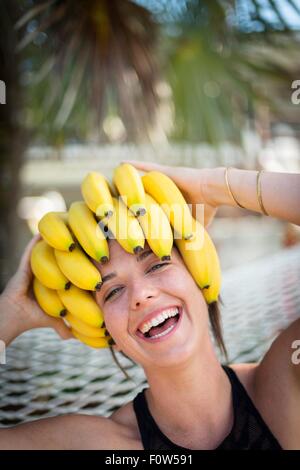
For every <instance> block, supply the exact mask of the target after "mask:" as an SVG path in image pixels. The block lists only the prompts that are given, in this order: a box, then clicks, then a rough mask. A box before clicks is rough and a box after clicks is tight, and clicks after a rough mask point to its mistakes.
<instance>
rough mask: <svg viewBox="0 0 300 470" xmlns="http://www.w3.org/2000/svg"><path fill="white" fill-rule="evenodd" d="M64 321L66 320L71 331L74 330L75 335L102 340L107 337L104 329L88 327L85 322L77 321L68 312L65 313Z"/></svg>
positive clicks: (77, 319)
mask: <svg viewBox="0 0 300 470" xmlns="http://www.w3.org/2000/svg"><path fill="white" fill-rule="evenodd" d="M64 320H67V322H68V323H69V325H70V326H71V328H72V329H73V330H76V331H77V333H80V334H82V335H84V336H89V337H90V338H104V337H106V335H107V336H109V334H108V333H107V331H106V329H105V328H95V327H94V326H90V325H88V324H87V323H86V322H83V321H81V320H79V318H77V317H75V316H74V315H72V313H70V312H67V314H66V315H65V317H64Z"/></svg>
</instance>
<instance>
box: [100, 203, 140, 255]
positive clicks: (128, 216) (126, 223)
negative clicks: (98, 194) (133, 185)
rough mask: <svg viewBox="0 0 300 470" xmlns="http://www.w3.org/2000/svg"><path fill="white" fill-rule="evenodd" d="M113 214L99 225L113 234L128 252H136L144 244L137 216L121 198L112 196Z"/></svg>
mask: <svg viewBox="0 0 300 470" xmlns="http://www.w3.org/2000/svg"><path fill="white" fill-rule="evenodd" d="M113 204H114V214H113V215H112V217H109V218H107V217H105V218H104V219H102V220H101V222H100V225H101V226H103V227H104V231H106V230H107V229H109V230H110V232H111V233H112V234H113V236H114V238H115V239H116V240H117V241H118V242H119V244H120V245H121V246H122V248H123V249H124V250H125V251H127V252H128V253H138V252H139V251H141V250H142V249H143V248H144V246H145V237H144V234H143V230H142V228H141V226H140V224H139V222H138V220H137V218H136V217H135V216H134V215H133V214H132V213H131V212H130V211H129V209H127V207H126V206H125V204H124V203H123V201H122V200H121V198H119V199H116V198H113Z"/></svg>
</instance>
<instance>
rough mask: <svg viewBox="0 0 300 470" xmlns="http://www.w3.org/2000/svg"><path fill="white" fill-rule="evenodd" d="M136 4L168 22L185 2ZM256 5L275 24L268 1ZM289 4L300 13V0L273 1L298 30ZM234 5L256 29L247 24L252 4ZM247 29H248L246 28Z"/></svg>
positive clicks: (143, 0) (242, 0)
mask: <svg viewBox="0 0 300 470" xmlns="http://www.w3.org/2000/svg"><path fill="white" fill-rule="evenodd" d="M135 1H136V3H139V4H140V5H143V6H145V7H146V8H148V9H150V10H151V11H153V12H154V14H155V15H156V16H157V17H158V18H159V19H162V18H165V20H167V21H168V20H170V18H172V17H173V18H174V17H177V16H178V15H180V13H181V12H183V11H184V10H185V7H186V3H187V0H135ZM256 1H257V3H258V4H259V5H260V6H261V8H260V11H261V14H262V15H263V16H264V17H265V18H266V20H270V21H274V20H275V22H276V19H277V18H276V15H275V14H274V12H273V11H272V8H271V7H270V3H269V1H268V0H256ZM290 2H293V3H294V4H295V5H296V6H297V7H298V9H299V11H300V0H290V1H289V0H274V3H275V4H276V5H277V7H278V9H279V11H280V13H281V14H282V16H283V18H285V19H286V21H287V23H288V24H289V26H290V27H291V28H292V29H300V15H297V13H296V11H295V9H294V8H293V7H292V6H291V4H290ZM236 3H237V4H238V5H239V9H240V10H241V11H242V14H243V20H244V21H246V23H248V26H249V27H250V25H251V28H250V29H252V28H253V29H254V30H255V29H256V27H255V23H254V22H252V24H251V23H249V20H250V17H249V12H250V11H251V10H252V9H253V2H252V1H251V0H236ZM247 29H248V28H247Z"/></svg>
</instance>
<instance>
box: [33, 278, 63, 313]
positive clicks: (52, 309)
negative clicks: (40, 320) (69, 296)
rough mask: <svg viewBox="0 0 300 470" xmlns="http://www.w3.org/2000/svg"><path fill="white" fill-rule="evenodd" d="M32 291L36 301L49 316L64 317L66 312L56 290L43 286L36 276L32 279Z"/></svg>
mask: <svg viewBox="0 0 300 470" xmlns="http://www.w3.org/2000/svg"><path fill="white" fill-rule="evenodd" d="M33 292H34V295H35V298H36V301H37V303H38V304H39V306H40V307H41V309H42V310H44V312H45V313H47V314H48V315H50V316H51V317H64V316H65V315H66V313H67V310H66V309H65V307H64V305H63V304H62V302H61V300H60V298H59V296H58V294H57V292H56V291H55V290H53V289H49V288H48V287H46V286H44V285H43V284H42V283H41V282H40V281H39V280H38V279H37V278H36V277H35V278H34V279H33Z"/></svg>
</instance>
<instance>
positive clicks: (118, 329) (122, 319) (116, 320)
mask: <svg viewBox="0 0 300 470" xmlns="http://www.w3.org/2000/svg"><path fill="white" fill-rule="evenodd" d="M126 308H127V307H126V306H125V305H124V301H122V300H121V299H116V300H115V301H114V302H112V304H110V305H109V306H107V307H106V308H105V309H104V321H105V326H106V328H107V330H108V331H109V332H110V334H111V335H112V336H113V337H114V336H115V337H117V336H118V335H120V334H123V332H124V328H126V329H127V310H126Z"/></svg>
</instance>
